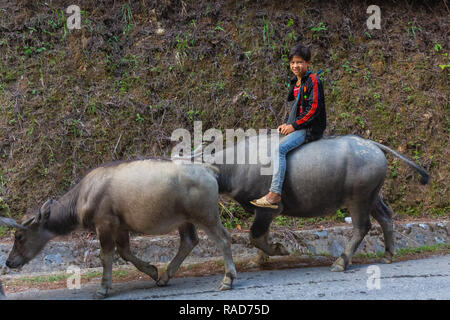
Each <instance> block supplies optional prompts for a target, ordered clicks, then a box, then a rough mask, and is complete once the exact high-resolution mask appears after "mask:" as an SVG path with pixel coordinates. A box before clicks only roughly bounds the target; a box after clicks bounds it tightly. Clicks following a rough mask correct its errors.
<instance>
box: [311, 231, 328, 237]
mask: <svg viewBox="0 0 450 320" xmlns="http://www.w3.org/2000/svg"><path fill="white" fill-rule="evenodd" d="M314 234H316V235H317V236H318V237H319V238H325V237H326V236H328V232H327V230H322V231H316V232H315V233H314Z"/></svg>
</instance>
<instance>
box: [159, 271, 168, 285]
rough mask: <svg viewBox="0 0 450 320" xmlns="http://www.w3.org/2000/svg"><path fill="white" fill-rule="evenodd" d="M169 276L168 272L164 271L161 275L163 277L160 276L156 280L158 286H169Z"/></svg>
mask: <svg viewBox="0 0 450 320" xmlns="http://www.w3.org/2000/svg"><path fill="white" fill-rule="evenodd" d="M169 279H170V278H169V276H168V275H167V272H164V273H163V275H162V276H161V278H159V279H158V280H157V281H156V285H157V286H158V287H165V286H167V283H169Z"/></svg>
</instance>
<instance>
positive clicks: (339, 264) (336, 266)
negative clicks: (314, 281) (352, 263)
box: [330, 258, 345, 272]
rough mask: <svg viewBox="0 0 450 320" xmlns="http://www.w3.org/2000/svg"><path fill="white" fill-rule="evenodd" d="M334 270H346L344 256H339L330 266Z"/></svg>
mask: <svg viewBox="0 0 450 320" xmlns="http://www.w3.org/2000/svg"><path fill="white" fill-rule="evenodd" d="M330 271H332V272H342V271H345V261H344V259H342V258H338V259H337V260H336V261H335V262H334V263H333V264H332V265H331V267H330Z"/></svg>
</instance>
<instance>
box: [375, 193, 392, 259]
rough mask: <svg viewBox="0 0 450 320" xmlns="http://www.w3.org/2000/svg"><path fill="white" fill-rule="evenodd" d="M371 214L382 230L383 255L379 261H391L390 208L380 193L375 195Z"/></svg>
mask: <svg viewBox="0 0 450 320" xmlns="http://www.w3.org/2000/svg"><path fill="white" fill-rule="evenodd" d="M371 214H372V217H374V218H375V220H377V222H378V223H379V224H380V226H381V229H382V230H383V236H384V248H385V250H384V256H383V258H381V262H383V263H391V262H392V257H393V255H394V227H393V225H392V210H391V208H389V207H388V206H387V205H386V204H385V203H384V202H383V200H382V199H381V197H380V195H378V197H377V200H376V203H375V206H374V208H373V210H372V211H371Z"/></svg>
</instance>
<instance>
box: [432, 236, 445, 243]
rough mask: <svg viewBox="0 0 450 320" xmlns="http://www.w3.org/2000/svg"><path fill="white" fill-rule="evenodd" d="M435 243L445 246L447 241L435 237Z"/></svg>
mask: <svg viewBox="0 0 450 320" xmlns="http://www.w3.org/2000/svg"><path fill="white" fill-rule="evenodd" d="M434 241H436V242H437V243H442V244H445V241H444V240H443V239H441V238H439V237H434Z"/></svg>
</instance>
